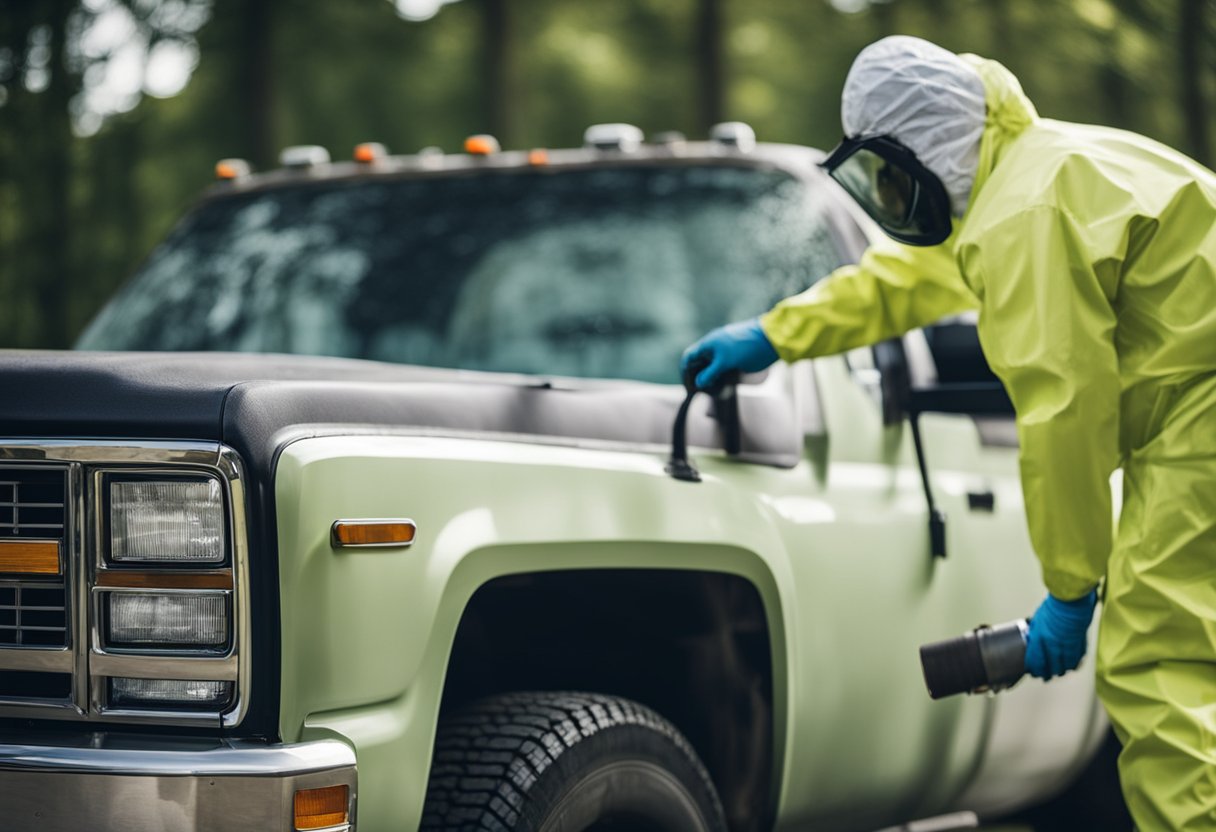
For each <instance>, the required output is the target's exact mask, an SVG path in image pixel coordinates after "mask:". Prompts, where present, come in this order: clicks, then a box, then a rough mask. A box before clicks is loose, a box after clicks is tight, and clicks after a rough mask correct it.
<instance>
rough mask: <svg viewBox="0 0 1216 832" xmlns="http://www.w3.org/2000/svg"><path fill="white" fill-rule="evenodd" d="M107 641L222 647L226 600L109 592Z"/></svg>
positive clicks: (213, 596)
mask: <svg viewBox="0 0 1216 832" xmlns="http://www.w3.org/2000/svg"><path fill="white" fill-rule="evenodd" d="M108 596H109V613H110V614H109V622H110V627H109V641H110V643H111V644H112V645H115V646H126V645H131V646H161V645H164V646H167V647H179V646H185V647H204V648H206V647H211V648H222V647H224V646H226V645H227V644H228V600H227V598H226V596H225V595H224V594H222V593H218V592H217V593H169V592H164V593H153V592H111V593H108Z"/></svg>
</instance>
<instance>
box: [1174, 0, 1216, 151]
mask: <svg viewBox="0 0 1216 832" xmlns="http://www.w3.org/2000/svg"><path fill="white" fill-rule="evenodd" d="M1206 5H1207V3H1206V0H1179V9H1178V69H1179V75H1180V81H1181V93H1182V96H1181V98H1182V100H1181V103H1182V117H1183V119H1184V120H1185V124H1186V143H1187V151H1188V152H1189V153H1190V154H1191V156H1193V157H1194V158H1195V159H1196V160H1197V161H1199V162H1200V163H1202V164H1205V165H1210V164H1211V158H1210V156H1209V151H1210V147H1211V146H1210V144H1209V137H1208V108H1207V101H1206V100H1205V97H1204V92H1203V81H1204V71H1205V66H1206V63H1205V61H1204V59H1203V58H1204V56H1203V52H1202V50H1203V46H1204V44H1205V43H1206V42H1207V19H1206V15H1205V11H1206V10H1205V8H1204V7H1205V6H1206Z"/></svg>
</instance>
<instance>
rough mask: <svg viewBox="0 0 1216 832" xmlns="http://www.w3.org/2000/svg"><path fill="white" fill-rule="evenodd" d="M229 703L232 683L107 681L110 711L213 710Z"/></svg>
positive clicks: (158, 680) (118, 679) (175, 680)
mask: <svg viewBox="0 0 1216 832" xmlns="http://www.w3.org/2000/svg"><path fill="white" fill-rule="evenodd" d="M231 699H232V682H219V681H193V680H182V679H124V678H118V677H116V678H113V679H111V680H110V705H111V707H116V708H123V707H136V708H147V707H152V706H157V705H159V706H167V707H171V708H216V707H218V706H221V705H226V704H227V703H228V702H229V701H230V700H231Z"/></svg>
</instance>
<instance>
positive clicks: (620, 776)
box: [420, 693, 726, 832]
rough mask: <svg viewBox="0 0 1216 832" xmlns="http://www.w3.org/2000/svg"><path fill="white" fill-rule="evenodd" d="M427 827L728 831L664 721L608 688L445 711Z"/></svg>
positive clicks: (451, 830) (446, 830)
mask: <svg viewBox="0 0 1216 832" xmlns="http://www.w3.org/2000/svg"><path fill="white" fill-rule="evenodd" d="M420 829H421V830H423V832H455V831H456V830H459V831H460V832H466V830H467V831H468V832H473V831H474V830H475V831H476V832H592V831H593V832H624V830H631V832H725V830H726V822H725V820H724V817H723V813H722V805H721V803H719V801H718V795H717V792H716V791H715V790H714V786H713V783H712V782H711V781H710V779H709V775H708V774H707V773H706V771H705V767H704V766H703V765H702V764H701V761H700V760H699V759H697V755H696V752H694V751H693V750H692V747H691V746H690V745H689V744H688V741H687V740H685V739H684V737H683V736H682V735H681V734H680V732H679V731H677V730H676V728H675V726H673V725H672V724H671V723H670V722H668V721H667V720H665V719H663V718H662V717H661V716H659V715H658V714H656V713H655V712H654V711H652V710H650V709H649V708H646V707H645V706H643V705H639V704H638V703H636V702H631V701H629V700H627V699H620V698H618V697H615V696H601V695H599V694H594V693H513V694H506V695H502V696H495V697H492V698H489V699H484V700H482V701H480V702H476V703H474V704H472V705H470V706H468V707H466V708H464V709H462V710H460V711H458V712H456V713H454V714H452V715H451V716H450V717H445V718H443V719H441V721H440V724H439V731H438V734H437V736H436V738H435V759H434V762H433V763H432V766H431V778H430V783H429V785H428V787H427V795H426V804H425V806H424V808H423V812H422V824H421V826H420Z"/></svg>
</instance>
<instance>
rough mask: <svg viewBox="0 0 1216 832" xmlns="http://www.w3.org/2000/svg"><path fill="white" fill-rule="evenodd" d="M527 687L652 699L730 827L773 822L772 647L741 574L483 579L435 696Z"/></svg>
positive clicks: (466, 696) (456, 697) (605, 573)
mask: <svg viewBox="0 0 1216 832" xmlns="http://www.w3.org/2000/svg"><path fill="white" fill-rule="evenodd" d="M524 690H581V691H593V692H596V693H608V694H614V695H618V696H625V697H628V698H630V699H634V700H636V701H638V702H641V703H643V704H645V705H648V706H649V707H651V708H653V709H654V710H656V711H658V712H659V713H660V714H662V715H663V716H665V717H666V718H667V719H669V720H670V721H671V722H672V723H674V724H675V725H676V727H678V728H679V729H680V731H681V732H683V734H684V735H685V736H686V737H687V738H688V740H689V742H690V743H692V745H693V747H694V748H695V749H696V751H697V754H698V755H699V756H700V757H701V759H702V760H703V761H704V763H705V766H706V768H707V769H708V770H709V773H710V776H711V777H712V778H713V780H714V785H715V786H716V787H717V789H718V792H719V794H720V796H721V798H722V804H723V807H724V808H725V810H726V815H727V820H728V822H729V824H730V828H731V829H732V830H733V832H753V830H758V829H766V828H768V827H769V826H771V822H772V811H773V799H774V797H775V794H774V790H773V782H772V777H773V705H772V703H773V682H772V650H771V641H770V639H769V632H768V622H767V618H766V616H765V611H764V604H763V602H762V600H761V598H760V594H759V592H758V591H757V590H756V588H755V587H754V586H753V585H752V584H751V583H750V582H749V581H747V580H746V579H744V578H740V577H738V576H735V575H727V574H724V573H718V572H692V571H683V570H659V569H655V570H649V569H647V570H641V569H638V570H599V569H595V570H569V571H560V572H543V573H534V574H528V575H513V576H508V577H503V578H498V579H495V580H493V581H490V582H489V583H487V584H485V585H483V586H482V587H481V588H480V589H478V590H477V592H476V593H475V594H474V595H473V597H472V598H471V599H470V601H469V604H468V606H467V607H466V609H465V612H464V615H463V616H462V618H461V621H460V625H459V628H458V630H457V633H456V639H455V643H454V644H453V647H452V655H451V659H450V662H449V665H448V672H447V679H446V681H445V685H444V696H443V706H442V707H443V709H444V710H449V709H453V708H456V707H459V706H460V705H462V704H464V703H465V702H469V701H471V700H474V699H479V698H481V697H484V696H488V695H491V694H496V693H504V692H508V691H524Z"/></svg>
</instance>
